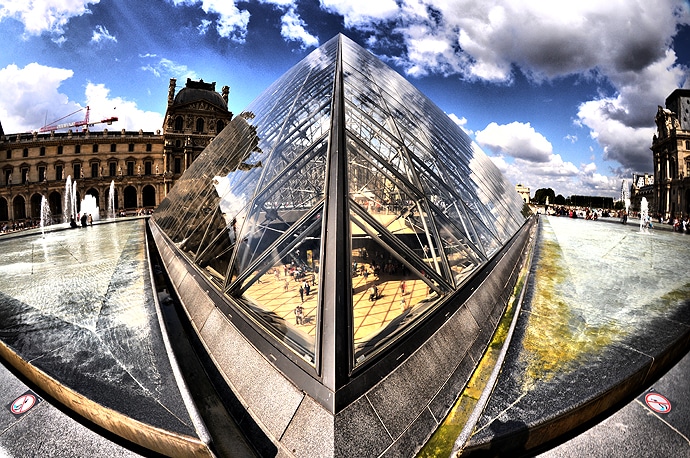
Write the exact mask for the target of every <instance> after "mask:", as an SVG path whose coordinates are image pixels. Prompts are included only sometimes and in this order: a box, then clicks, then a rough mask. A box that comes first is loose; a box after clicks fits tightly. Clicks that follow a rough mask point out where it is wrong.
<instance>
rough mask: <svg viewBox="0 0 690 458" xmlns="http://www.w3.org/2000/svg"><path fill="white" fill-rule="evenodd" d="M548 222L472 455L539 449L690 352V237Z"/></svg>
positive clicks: (630, 396)
mask: <svg viewBox="0 0 690 458" xmlns="http://www.w3.org/2000/svg"><path fill="white" fill-rule="evenodd" d="M540 225H541V227H540V235H539V237H540V239H539V241H538V243H537V251H536V252H535V262H534V263H533V266H532V272H531V275H530V283H529V284H528V291H527V296H526V298H525V301H524V303H523V308H522V311H521V315H520V316H519V318H518V323H517V327H516V330H515V335H514V337H513V340H512V342H511V344H510V347H509V350H508V353H507V355H506V360H505V362H504V365H503V368H502V371H501V374H500V376H499V378H498V380H497V383H496V385H495V388H494V391H493V393H492V396H491V398H490V400H489V402H488V404H487V406H486V408H485V409H484V411H483V413H482V415H481V416H480V419H479V421H478V423H477V425H476V427H475V429H474V432H473V434H472V436H471V437H470V439H469V441H468V443H467V445H466V447H465V453H464V455H463V456H465V455H469V456H472V454H477V455H496V454H503V453H511V454H515V453H518V454H519V453H520V452H526V453H534V450H537V447H539V446H541V445H545V444H547V445H548V444H549V441H551V440H553V439H555V438H557V437H558V436H560V435H561V434H564V433H566V432H567V431H570V430H571V429H573V428H575V427H577V426H578V425H580V424H581V423H583V422H585V421H588V420H590V419H591V418H592V417H594V416H597V415H600V414H602V413H603V414H607V413H608V414H610V413H611V412H612V411H613V410H615V408H619V407H621V406H623V405H625V404H626V403H627V402H629V401H630V400H631V399H633V398H634V397H635V396H637V395H639V394H640V393H642V392H643V391H644V390H645V389H646V388H647V387H649V386H650V385H652V384H653V382H655V381H656V379H657V378H658V377H660V376H661V375H662V374H663V373H664V372H665V371H666V370H668V369H669V368H670V367H671V366H672V365H673V364H674V363H675V361H678V360H679V359H680V358H681V357H682V356H683V355H684V354H685V353H687V351H688V348H690V277H688V275H687V260H688V259H690V256H689V255H690V243H688V242H690V238H688V237H687V236H685V235H683V234H678V233H673V232H668V231H654V232H652V233H649V234H645V233H640V232H639V227H636V226H631V225H627V226H626V225H622V224H608V223H602V222H592V221H585V220H572V219H568V218H557V217H547V218H542V220H541V221H540ZM687 373H688V372H687V371H686V373H685V374H686V375H687ZM664 380H666V379H664ZM687 385H688V382H683V385H682V386H683V387H685V391H686V392H687V391H688V390H687ZM654 388H655V389H659V386H655V387H654ZM637 404H639V403H637ZM628 408H635V404H633V407H628ZM678 416H679V417H682V418H683V420H682V422H683V423H684V424H685V425H686V422H687V421H688V420H687V418H688V417H690V416H689V415H688V414H687V413H685V412H681V413H679V414H678ZM662 417H663V418H664V419H666V420H668V419H672V417H671V413H670V412H669V413H667V414H666V415H662ZM599 419H601V417H599ZM686 426H687V425H686ZM681 429H682V428H681ZM684 437H688V436H687V435H686V436H684ZM556 440H558V439H556ZM561 440H562V439H561ZM582 440H584V439H582ZM686 440H687V439H686ZM685 450H687V448H685ZM578 454H579V453H578ZM658 456H661V455H658ZM686 456H687V455H686Z"/></svg>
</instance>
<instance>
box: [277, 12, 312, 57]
mask: <svg viewBox="0 0 690 458" xmlns="http://www.w3.org/2000/svg"><path fill="white" fill-rule="evenodd" d="M280 22H281V26H280V35H281V36H282V37H283V38H285V39H286V40H288V41H297V42H300V43H302V48H303V49H306V48H309V47H312V46H314V47H317V46H319V39H318V38H317V37H315V36H314V35H311V34H310V33H309V32H307V30H306V29H305V25H306V24H305V23H304V21H303V20H302V19H301V18H300V17H299V15H298V14H297V13H296V12H295V9H294V8H289V9H288V11H287V12H286V13H285V14H284V15H283V17H282V18H281V21H280Z"/></svg>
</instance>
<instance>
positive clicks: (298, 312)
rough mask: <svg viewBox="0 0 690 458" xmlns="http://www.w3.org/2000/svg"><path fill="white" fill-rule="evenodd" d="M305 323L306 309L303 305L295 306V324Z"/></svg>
mask: <svg viewBox="0 0 690 458" xmlns="http://www.w3.org/2000/svg"><path fill="white" fill-rule="evenodd" d="M303 323H304V309H303V308H302V306H301V305H298V306H297V307H295V324H303Z"/></svg>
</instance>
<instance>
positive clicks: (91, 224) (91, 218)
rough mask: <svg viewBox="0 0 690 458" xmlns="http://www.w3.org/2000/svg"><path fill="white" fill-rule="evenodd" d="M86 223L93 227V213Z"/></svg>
mask: <svg viewBox="0 0 690 458" xmlns="http://www.w3.org/2000/svg"><path fill="white" fill-rule="evenodd" d="M86 221H87V222H88V223H89V226H91V227H93V216H91V213H89V216H88V218H87V219H86Z"/></svg>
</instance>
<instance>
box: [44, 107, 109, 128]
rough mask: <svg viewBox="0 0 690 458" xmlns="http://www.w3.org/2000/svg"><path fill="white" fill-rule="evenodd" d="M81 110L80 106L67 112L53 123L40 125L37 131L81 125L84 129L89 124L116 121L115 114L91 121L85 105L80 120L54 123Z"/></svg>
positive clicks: (89, 125)
mask: <svg viewBox="0 0 690 458" xmlns="http://www.w3.org/2000/svg"><path fill="white" fill-rule="evenodd" d="M82 110H83V108H80V109H78V110H77V111H75V112H73V113H70V114H68V115H66V116H63V117H62V118H60V119H58V120H57V121H54V122H53V124H50V125H45V126H43V127H41V128H40V129H38V131H39V132H53V131H56V130H59V129H67V128H69V127H80V126H83V130H86V129H87V128H88V127H91V126H93V125H94V124H109V125H110V124H112V123H113V122H115V121H117V117H116V116H112V117H110V118H105V119H101V120H100V121H94V122H91V121H90V120H89V107H88V106H87V107H86V114H85V115H84V119H83V120H81V121H74V122H68V123H64V124H55V123H57V122H59V121H62V120H63V119H65V118H69V117H70V116H72V115H73V114H76V113H79V112H80V111H82Z"/></svg>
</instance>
